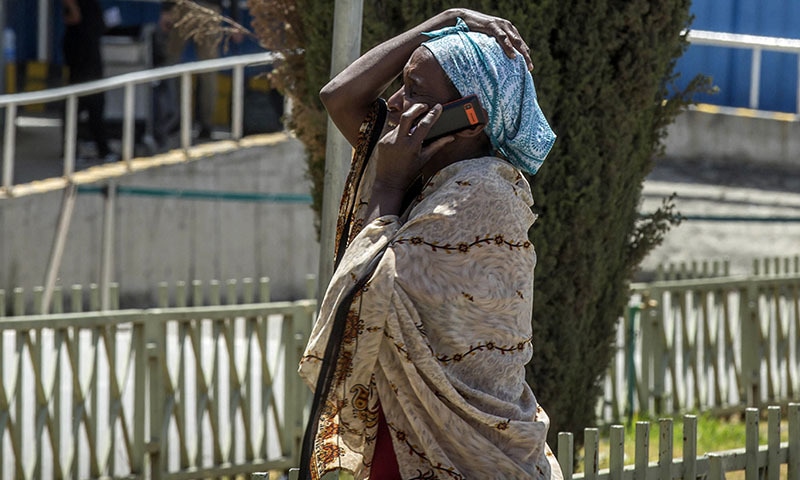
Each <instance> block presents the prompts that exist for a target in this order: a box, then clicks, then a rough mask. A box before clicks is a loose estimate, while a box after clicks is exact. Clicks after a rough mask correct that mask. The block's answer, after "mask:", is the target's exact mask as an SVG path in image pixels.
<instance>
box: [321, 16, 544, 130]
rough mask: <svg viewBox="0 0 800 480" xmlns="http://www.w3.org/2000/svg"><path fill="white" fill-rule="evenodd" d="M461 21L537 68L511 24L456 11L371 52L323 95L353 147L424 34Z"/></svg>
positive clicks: (399, 36) (390, 40) (423, 23)
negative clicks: (380, 100) (379, 101)
mask: <svg viewBox="0 0 800 480" xmlns="http://www.w3.org/2000/svg"><path fill="white" fill-rule="evenodd" d="M458 17H461V18H462V19H463V20H464V21H465V22H466V23H467V25H468V26H469V28H470V29H471V30H474V31H477V32H482V33H485V34H487V35H491V36H493V37H495V38H496V39H497V41H498V42H499V43H500V45H501V46H502V47H503V50H504V51H505V52H506V55H508V56H509V57H512V58H513V57H514V55H517V54H518V53H519V54H522V55H523V57H524V58H525V62H526V63H527V65H528V68H533V64H532V62H531V59H530V55H529V53H528V52H529V49H528V46H527V45H526V44H525V41H524V40H522V37H521V36H520V35H519V32H517V29H516V28H515V27H514V25H512V24H511V22H509V21H508V20H505V19H502V18H498V17H493V16H490V15H485V14H482V13H480V12H475V11H472V10H467V9H463V8H453V9H450V10H445V11H444V12H442V13H440V14H438V15H436V16H434V17H432V18H430V19H428V20H426V21H424V22H422V23H421V24H419V25H417V26H416V27H414V28H412V29H410V30H408V31H406V32H404V33H401V34H400V35H398V36H396V37H394V38H391V39H389V40H387V41H385V42H383V43H381V44H380V45H378V46H376V47H375V48H373V49H371V50H369V51H368V52H367V53H365V54H364V55H362V56H361V57H360V58H359V59H358V60H356V61H355V62H353V63H352V64H350V65H349V66H348V67H347V68H345V69H344V70H343V71H342V72H341V73H340V74H339V75H337V76H336V77H334V78H333V79H332V80H331V81H330V82H329V83H328V84H327V85H325V86H324V87H323V88H322V90H321V91H320V98H321V100H322V103H323V104H324V105H325V108H326V109H327V110H328V114H329V115H330V116H331V119H332V120H333V122H334V124H336V126H337V127H338V128H339V131H341V132H342V134H343V135H344V136H345V138H346V139H347V141H349V142H350V144H351V145H355V143H356V142H357V140H358V133H359V128H360V127H361V123H362V122H363V120H364V118H365V117H366V116H367V114H368V113H369V109H370V108H371V106H372V104H373V102H374V101H375V100H376V99H377V98H378V97H379V96H380V95H381V94H382V93H383V91H384V90H386V87H387V86H388V85H389V84H390V83H391V82H392V80H394V78H395V77H397V76H398V75H399V74H400V73H401V72H402V70H403V66H404V65H405V63H406V61H407V60H408V57H409V56H411V53H412V52H413V51H414V50H415V49H416V48H417V47H419V45H420V44H422V43H423V42H424V41H426V40H428V37H426V36H425V35H423V34H422V32H428V31H432V30H437V29H439V28H443V27H445V26H450V25H455V23H456V18H458Z"/></svg>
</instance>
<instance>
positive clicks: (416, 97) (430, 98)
mask: <svg viewBox="0 0 800 480" xmlns="http://www.w3.org/2000/svg"><path fill="white" fill-rule="evenodd" d="M460 97H461V95H459V93H458V90H456V88H455V87H454V86H453V83H452V82H451V81H450V79H449V78H448V77H447V74H446V73H444V70H443V69H442V67H441V65H439V62H437V61H436V58H435V57H434V56H433V54H432V53H431V52H430V50H428V49H427V48H425V47H418V48H417V49H416V50H414V53H412V54H411V57H410V58H409V59H408V62H407V63H406V66H405V67H404V68H403V86H402V87H401V88H400V89H399V90H398V91H396V92H395V93H394V94H393V95H392V96H391V97H389V100H388V101H387V103H388V106H389V116H388V121H389V125H390V126H392V127H394V126H395V125H397V123H398V122H399V121H400V115H402V113H403V112H405V111H406V110H408V109H409V108H411V106H412V105H414V104H416V103H423V104H425V105H427V106H428V107H429V108H430V107H433V106H434V105H436V104H437V103H440V104H445V103H447V102H452V101H453V100H457V99H458V98H460Z"/></svg>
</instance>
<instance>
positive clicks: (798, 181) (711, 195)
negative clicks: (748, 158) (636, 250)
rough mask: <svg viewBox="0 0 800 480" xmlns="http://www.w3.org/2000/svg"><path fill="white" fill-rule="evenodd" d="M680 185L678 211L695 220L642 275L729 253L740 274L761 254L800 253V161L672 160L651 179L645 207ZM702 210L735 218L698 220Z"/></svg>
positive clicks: (675, 233)
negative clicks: (661, 267) (788, 163)
mask: <svg viewBox="0 0 800 480" xmlns="http://www.w3.org/2000/svg"><path fill="white" fill-rule="evenodd" d="M672 192H675V193H677V194H678V196H677V199H676V201H675V203H676V206H677V209H678V211H679V212H680V213H681V214H682V215H684V216H687V217H689V219H688V220H685V221H684V222H683V223H682V224H681V225H679V226H678V227H676V228H674V229H673V230H672V231H671V232H670V233H669V234H668V235H667V237H666V238H665V241H664V243H663V244H662V245H661V246H660V247H658V248H656V249H655V250H654V251H653V252H651V254H650V255H649V256H648V258H647V259H646V260H645V261H644V263H643V265H642V267H643V270H644V271H643V273H642V275H641V276H642V277H645V278H647V277H649V276H651V275H650V273H651V272H652V271H653V270H654V269H655V268H656V266H657V265H658V264H659V263H670V262H675V263H680V262H687V263H691V262H693V261H698V262H702V261H703V260H708V261H714V260H718V261H724V260H727V261H729V262H730V269H731V273H732V274H747V273H749V272H750V271H751V270H752V264H753V260H754V259H757V258H766V257H787V256H788V257H793V256H796V255H800V163H798V164H797V165H796V166H767V165H756V164H745V163H737V162H735V161H731V162H730V163H728V164H724V165H720V164H712V163H710V162H704V161H698V160H694V161H692V160H679V159H665V160H663V161H660V162H659V163H658V164H657V166H656V168H655V169H654V170H653V172H652V173H651V175H650V176H649V177H648V179H647V181H646V182H645V187H644V198H643V203H642V210H644V211H648V210H652V209H654V208H656V207H658V205H660V203H661V199H662V198H664V197H666V196H668V195H670V194H671V193H672ZM697 216H709V217H727V219H726V220H724V221H719V219H717V220H713V221H712V220H695V219H692V217H697ZM758 219H764V220H761V221H757V220H758ZM792 267H794V265H793V264H792Z"/></svg>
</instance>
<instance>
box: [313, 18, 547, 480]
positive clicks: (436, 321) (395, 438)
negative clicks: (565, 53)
mask: <svg viewBox="0 0 800 480" xmlns="http://www.w3.org/2000/svg"><path fill="white" fill-rule="evenodd" d="M457 17H460V18H463V21H461V20H458V23H457ZM435 29H440V30H438V31H436V32H430V33H428V34H425V33H424V32H429V31H431V30H435ZM468 29H472V30H474V32H468V31H467V30H468ZM475 32H485V33H488V34H489V35H492V36H493V37H494V38H491V37H489V36H487V35H484V34H482V33H475ZM530 66H531V62H530V58H529V55H528V48H527V46H526V45H525V43H524V41H523V40H522V39H521V38H520V36H519V33H518V32H517V31H516V29H515V28H514V27H513V25H511V23H510V22H508V21H506V20H503V19H499V18H496V17H490V16H487V15H483V14H480V13H478V12H473V11H469V10H463V9H458V10H448V11H446V12H443V13H441V14H439V15H437V16H435V17H433V18H431V19H429V20H427V21H426V22H423V23H422V24H421V25H419V26H417V27H415V28H413V29H411V30H409V31H407V32H405V33H403V34H401V35H399V36H397V37H395V38H393V39H391V40H388V41H387V42H384V43H383V44H381V45H379V46H377V47H375V48H374V49H372V50H370V51H369V52H367V53H366V54H365V55H364V56H362V57H361V58H359V59H358V60H357V61H356V62H354V63H353V64H351V65H350V66H349V67H347V68H346V69H345V70H344V71H343V72H342V73H341V74H340V75H338V76H337V77H335V78H334V79H333V80H331V82H330V83H329V84H328V85H326V86H325V87H324V88H323V89H322V91H321V93H320V95H321V98H322V100H323V103H324V104H325V106H326V108H327V109H328V112H329V114H330V115H331V118H332V120H333V121H334V122H335V123H336V125H337V126H338V127H339V129H340V130H341V131H342V133H343V134H344V136H345V137H346V138H347V139H348V140H349V141H350V142H351V144H353V145H354V147H355V149H356V150H355V155H354V159H353V164H352V167H351V172H350V175H349V177H348V180H347V182H346V186H345V193H344V196H343V199H342V203H341V209H340V215H339V225H338V231H337V237H338V239H337V252H336V269H335V273H334V275H333V278H332V280H331V283H330V285H329V287H328V291H327V293H326V295H325V298H324V300H323V302H322V304H321V309H320V315H319V317H318V319H317V322H316V324H315V326H314V329H313V331H312V334H311V337H310V340H309V344H308V346H307V348H306V352H305V354H304V356H303V358H302V361H301V364H300V373H301V375H302V376H303V377H304V378H305V379H306V381H308V383H309V384H310V385H312V386H313V387H314V388H315V398H314V410H313V411H312V416H311V419H310V421H309V425H308V429H307V432H306V437H305V439H304V455H303V461H302V464H301V474H302V475H305V477H306V478H320V477H321V476H322V475H325V474H326V473H328V472H331V471H339V472H347V473H349V474H352V475H353V476H354V478H359V479H362V478H375V479H382V480H384V479H388V480H393V479H399V478H448V479H467V478H469V479H473V478H504V479H516V478H520V479H522V478H541V479H549V478H560V477H561V474H560V468H559V467H558V464H557V462H556V460H555V458H554V457H553V455H552V453H551V452H550V450H549V448H548V447H547V445H546V443H545V438H546V434H547V429H548V424H549V420H548V418H547V415H546V414H545V412H544V410H542V409H541V408H540V407H539V405H538V404H537V402H536V399H535V397H534V395H533V392H532V391H531V389H530V387H529V386H528V384H527V383H526V382H525V368H524V367H525V364H526V363H528V361H530V358H531V352H532V346H531V339H532V333H531V308H532V294H533V269H534V265H535V261H536V255H535V252H534V250H533V246H532V245H531V244H530V242H529V241H528V238H527V232H528V230H529V228H530V226H531V225H532V223H533V221H534V219H535V217H534V215H533V213H532V212H531V209H530V206H531V205H532V203H533V199H532V197H531V191H530V186H529V184H528V182H527V180H526V179H525V177H524V176H523V174H522V173H521V171H526V172H527V173H529V174H534V173H535V172H536V170H537V168H538V166H539V165H540V164H541V162H542V161H543V160H544V157H545V156H546V155H547V153H548V152H549V150H550V148H551V146H552V144H553V141H554V140H555V136H554V135H553V133H552V131H551V130H550V128H549V126H548V125H547V122H546V120H545V119H544V116H543V115H542V113H541V110H540V109H539V107H538V103H537V102H536V94H535V91H534V89H533V79H532V77H531V75H530V73H529V67H530ZM401 72H402V79H403V86H402V88H401V89H400V90H398V91H397V92H396V93H395V94H393V95H392V96H391V98H390V99H389V101H388V106H387V104H386V103H385V102H383V101H382V100H380V99H379V96H380V95H381V94H382V93H383V91H384V90H385V89H386V87H387V86H388V85H389V84H390V83H391V82H392V80H393V79H394V78H395V77H397V75H398V74H400V73H401ZM469 94H478V96H479V97H480V100H481V103H482V104H483V107H484V108H485V109H486V111H487V113H488V117H489V121H488V123H487V124H486V125H479V126H477V127H473V128H469V129H467V130H463V131H460V132H457V133H454V134H452V135H449V136H446V137H443V138H441V139H439V140H436V141H434V142H432V143H430V144H423V139H424V138H425V135H426V134H427V132H428V130H429V129H430V128H431V126H432V125H433V124H434V123H435V122H436V120H437V119H438V117H439V115H440V113H441V108H442V107H441V105H442V104H444V103H447V102H450V101H452V100H455V99H458V98H459V97H461V96H465V95H469Z"/></svg>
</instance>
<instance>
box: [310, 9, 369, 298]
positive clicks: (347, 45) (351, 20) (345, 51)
mask: <svg viewBox="0 0 800 480" xmlns="http://www.w3.org/2000/svg"><path fill="white" fill-rule="evenodd" d="M362 12H363V0H336V6H335V9H334V12H333V46H332V48H331V78H332V77H334V76H336V75H337V74H339V72H341V71H342V70H344V68H345V67H347V66H348V65H349V64H351V63H353V61H355V59H357V58H358V57H359V55H360V54H361V17H362V15H363V13H362ZM351 154H352V147H351V146H350V144H349V143H348V142H347V140H346V139H345V138H344V136H342V134H341V133H340V132H339V130H338V129H337V128H336V126H335V125H334V124H333V122H331V120H330V119H328V140H327V144H326V145H325V184H324V185H325V187H324V191H323V193H322V212H321V216H320V217H321V219H320V253H319V275H318V277H317V279H318V282H319V284H318V288H317V299H318V301H322V296H323V295H324V293H325V289H326V288H327V287H328V282H329V281H330V279H331V276H333V251H334V248H335V245H334V243H335V241H336V220H337V216H338V213H339V200H340V198H341V196H342V190H343V189H344V182H345V179H346V177H347V172H348V170H349V167H350V157H351Z"/></svg>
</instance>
